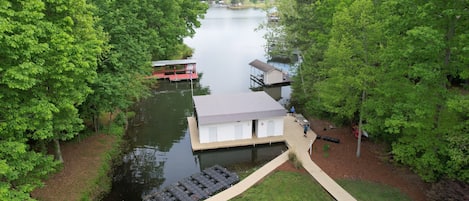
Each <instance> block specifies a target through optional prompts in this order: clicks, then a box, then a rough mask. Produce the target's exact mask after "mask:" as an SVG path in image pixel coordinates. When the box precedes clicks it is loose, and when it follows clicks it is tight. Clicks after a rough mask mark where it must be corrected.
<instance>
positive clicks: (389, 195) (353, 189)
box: [337, 179, 411, 201]
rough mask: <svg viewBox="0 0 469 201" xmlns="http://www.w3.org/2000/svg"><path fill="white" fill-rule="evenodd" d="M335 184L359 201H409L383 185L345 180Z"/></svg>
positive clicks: (394, 189) (393, 189) (401, 194)
mask: <svg viewBox="0 0 469 201" xmlns="http://www.w3.org/2000/svg"><path fill="white" fill-rule="evenodd" d="M337 183H339V185H340V186H342V188H344V189H345V190H347V191H348V192H349V193H350V194H352V195H353V197H355V198H356V199H357V200H360V201H394V200H396V201H411V199H410V198H409V197H408V196H406V195H405V194H403V193H402V192H401V191H399V189H397V188H394V187H391V186H387V185H383V184H378V183H373V182H368V181H360V180H345V179H343V180H339V181H337Z"/></svg>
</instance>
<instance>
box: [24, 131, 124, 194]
mask: <svg viewBox="0 0 469 201" xmlns="http://www.w3.org/2000/svg"><path fill="white" fill-rule="evenodd" d="M114 142H115V137H114V136H110V135H104V134H100V135H93V136H90V137H87V138H86V139H84V140H82V141H81V142H67V143H62V144H61V148H62V156H63V159H64V168H63V170H62V171H60V172H59V173H57V174H55V175H52V176H51V177H50V178H49V179H47V180H46V181H45V185H44V187H42V188H38V189H36V190H34V191H33V192H32V193H31V196H32V197H33V198H35V199H38V200H44V201H48V200H50V201H52V200H53V201H62V200H67V201H68V200H70V201H73V200H79V199H80V196H81V193H82V192H83V191H84V190H85V189H86V188H88V187H89V186H88V185H89V182H90V180H92V179H93V178H95V177H96V176H97V175H98V170H99V168H100V166H101V165H102V161H103V157H104V155H103V153H105V152H106V151H107V150H109V149H111V147H112V145H113V143H114Z"/></svg>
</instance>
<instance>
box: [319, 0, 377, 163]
mask: <svg viewBox="0 0 469 201" xmlns="http://www.w3.org/2000/svg"><path fill="white" fill-rule="evenodd" d="M375 12H376V9H375V6H374V5H373V2H372V1H371V0H356V1H354V2H353V3H352V4H351V5H350V6H348V7H345V8H343V9H342V10H339V11H338V12H336V13H335V15H334V18H333V26H332V29H331V33H330V34H331V39H330V42H329V46H328V49H327V50H326V52H325V59H324V62H323V63H322V64H323V66H324V67H323V68H324V77H326V78H325V79H324V80H322V81H320V82H318V83H317V85H318V86H317V88H318V91H319V92H318V93H319V97H320V99H321V103H320V104H321V105H322V106H323V107H324V108H325V110H327V111H328V112H329V113H333V114H334V116H335V118H336V119H339V120H340V121H354V120H357V119H358V124H359V127H358V128H359V135H358V145H357V157H359V156H360V143H361V130H362V122H363V119H364V115H365V114H364V113H365V111H364V110H363V107H364V105H365V104H366V95H367V94H368V93H369V91H370V88H371V87H372V86H373V85H374V83H375V82H376V78H375V74H376V71H377V70H376V69H377V68H378V67H379V66H377V65H379V61H378V58H379V54H380V51H381V50H380V48H381V47H380V44H381V40H382V36H381V35H380V33H382V31H381V27H380V22H379V21H378V20H376V17H375V16H376V13H375ZM357 116H358V118H357ZM365 117H366V115H365Z"/></svg>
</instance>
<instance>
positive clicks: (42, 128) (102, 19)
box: [0, 0, 207, 200]
mask: <svg viewBox="0 0 469 201" xmlns="http://www.w3.org/2000/svg"><path fill="white" fill-rule="evenodd" d="M206 10H207V5H206V4H203V3H201V2H200V1H198V0H172V1H167V0H146V1H138V0H47V1H46V0H26V1H19V0H10V1H0V111H1V112H0V200H30V199H31V198H30V192H31V191H32V190H33V189H34V188H36V187H38V186H40V185H41V179H42V178H44V177H45V176H46V175H48V174H49V173H51V172H53V171H54V170H56V169H57V168H59V167H60V163H61V160H62V158H61V154H60V142H61V141H65V140H70V139H73V138H75V137H77V136H78V135H79V133H80V132H82V131H83V129H84V128H85V124H86V125H88V126H89V127H90V129H91V130H95V131H97V132H98V131H99V130H98V129H99V126H98V125H97V118H98V117H99V116H100V115H102V114H111V115H113V113H117V112H118V111H125V110H126V109H127V108H128V107H129V106H130V105H131V104H133V103H134V102H135V101H137V100H139V99H140V98H142V97H144V96H145V95H146V94H148V93H147V90H148V86H147V84H146V81H145V79H143V77H144V76H145V75H149V73H150V71H151V68H149V67H150V66H151V61H152V60H156V59H171V58H182V57H183V56H186V55H184V54H188V53H190V52H191V50H190V48H188V47H187V46H185V45H183V42H182V39H183V38H185V37H188V36H192V35H193V34H194V33H195V31H194V29H195V28H196V27H198V26H200V22H199V21H198V20H199V19H200V18H201V17H203V15H204V14H205V12H206ZM119 115H123V113H122V112H121V113H119ZM50 144H53V145H55V150H56V151H55V153H56V154H55V158H54V157H51V156H49V155H47V151H48V150H47V148H48V145H50Z"/></svg>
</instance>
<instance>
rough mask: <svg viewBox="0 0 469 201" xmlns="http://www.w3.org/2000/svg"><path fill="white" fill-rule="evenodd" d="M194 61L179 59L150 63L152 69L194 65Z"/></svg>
mask: <svg viewBox="0 0 469 201" xmlns="http://www.w3.org/2000/svg"><path fill="white" fill-rule="evenodd" d="M195 63H196V60H195V59H179V60H160V61H152V62H151V66H152V67H159V66H169V65H183V64H195Z"/></svg>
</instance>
